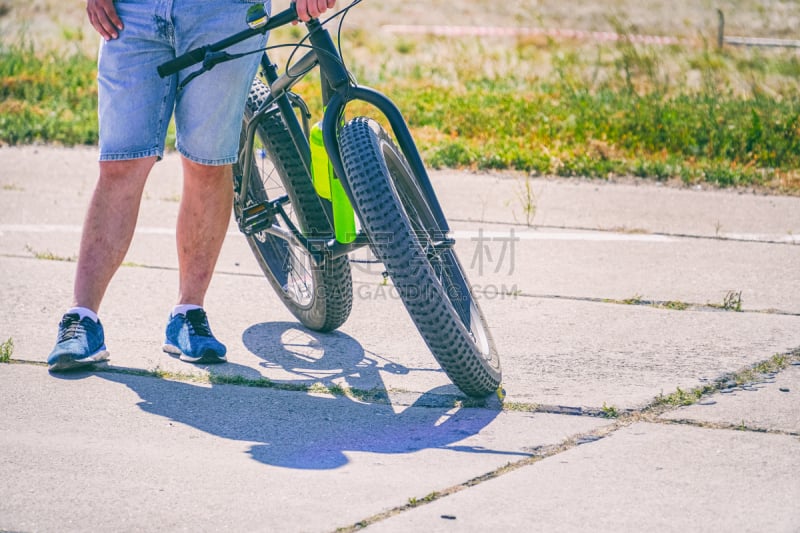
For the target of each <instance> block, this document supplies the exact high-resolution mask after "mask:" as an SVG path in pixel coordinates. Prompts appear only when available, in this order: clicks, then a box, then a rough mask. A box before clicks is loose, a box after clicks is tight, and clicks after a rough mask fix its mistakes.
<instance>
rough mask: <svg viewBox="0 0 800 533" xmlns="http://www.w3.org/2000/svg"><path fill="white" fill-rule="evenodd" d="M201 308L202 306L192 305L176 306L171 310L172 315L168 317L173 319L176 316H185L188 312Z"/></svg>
mask: <svg viewBox="0 0 800 533" xmlns="http://www.w3.org/2000/svg"><path fill="white" fill-rule="evenodd" d="M202 308H203V307H202V306H199V305H194V304H180V305H176V306H175V307H173V308H172V314H171V315H170V317H174V316H176V315H185V314H186V313H188V312H189V311H192V310H194V309H202Z"/></svg>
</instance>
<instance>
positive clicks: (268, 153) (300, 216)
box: [158, 0, 502, 397]
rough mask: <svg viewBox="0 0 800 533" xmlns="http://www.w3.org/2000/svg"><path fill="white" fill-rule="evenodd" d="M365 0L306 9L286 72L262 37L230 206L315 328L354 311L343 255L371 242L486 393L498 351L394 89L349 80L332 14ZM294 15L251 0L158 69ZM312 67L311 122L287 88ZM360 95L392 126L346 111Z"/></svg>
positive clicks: (491, 388)
mask: <svg viewBox="0 0 800 533" xmlns="http://www.w3.org/2000/svg"><path fill="white" fill-rule="evenodd" d="M360 2H361V0H355V1H353V2H352V3H351V4H350V5H348V6H347V7H345V8H344V9H342V10H341V11H340V12H338V13H336V14H335V15H333V16H332V17H330V18H328V19H327V20H325V21H320V20H319V19H312V20H310V21H309V22H307V23H305V26H306V30H307V35H306V36H305V37H304V38H303V39H301V40H300V42H299V43H297V44H295V45H294V46H295V47H296V48H295V52H297V51H299V50H301V49H305V50H306V51H305V53H304V55H302V57H300V58H299V59H298V60H296V61H294V62H292V58H290V59H289V61H288V62H287V66H286V68H285V69H284V72H283V73H282V74H279V72H278V68H277V66H276V65H275V64H274V63H273V62H272V61H271V59H270V57H269V54H268V52H269V51H270V49H271V48H272V47H267V48H266V49H263V48H262V49H259V50H257V51H255V52H256V53H260V54H261V60H260V75H259V76H256V78H255V79H254V81H253V83H252V86H251V89H250V94H249V96H248V99H247V103H246V107H245V114H244V117H243V123H242V132H241V137H240V152H239V162H238V163H237V164H235V165H234V172H233V175H234V192H235V196H234V206H233V210H234V216H235V218H236V221H237V223H238V225H239V228H240V230H241V231H242V233H243V234H244V235H245V237H246V239H247V242H248V243H249V245H250V248H251V250H252V251H253V254H254V255H255V257H256V259H257V261H258V263H259V265H260V266H261V269H262V270H263V272H264V274H265V277H266V278H267V280H268V281H269V283H270V284H271V286H272V287H273V289H275V291H276V293H277V294H278V296H279V297H280V298H281V300H282V302H283V303H284V305H285V306H286V307H287V308H288V309H289V311H290V312H291V313H292V314H293V315H294V316H295V317H296V318H297V319H298V320H299V321H300V322H301V323H302V324H303V325H304V326H306V327H308V328H309V329H312V330H315V331H322V332H325V331H331V330H334V329H336V328H338V327H339V326H341V325H342V324H343V323H344V322H345V321H346V320H347V318H348V316H349V315H350V311H351V309H352V305H353V281H352V274H351V269H350V260H349V257H348V256H349V254H350V253H352V252H354V251H355V250H357V249H359V248H361V247H365V246H369V247H370V249H371V250H372V253H373V254H374V255H375V257H376V258H377V260H378V261H380V262H381V263H382V264H383V268H384V269H385V271H386V273H387V274H388V277H389V278H390V279H391V280H392V283H393V285H394V288H395V290H396V292H397V294H399V296H400V298H401V300H402V301H403V304H404V305H405V308H406V310H407V311H408V313H409V315H410V316H411V318H412V320H413V322H414V324H415V326H416V327H417V330H418V331H419V333H420V335H421V336H422V338H423V340H424V341H425V343H426V344H427V346H428V348H429V349H430V350H431V352H432V354H433V356H434V357H435V359H436V360H437V362H438V363H439V365H440V366H441V367H442V369H443V370H444V371H445V373H446V374H447V376H448V377H449V378H450V380H451V381H452V382H453V383H454V384H455V385H456V386H457V387H458V388H459V389H460V390H461V391H462V392H463V393H465V394H467V395H469V396H474V397H484V396H487V395H488V394H491V393H493V392H495V391H497V390H498V388H499V386H500V382H501V376H502V373H501V368H500V360H499V355H498V353H497V349H496V347H495V344H494V341H493V339H492V335H491V332H490V330H489V327H488V325H487V322H486V319H485V317H484V314H483V312H482V311H481V309H480V306H479V305H478V302H477V300H476V298H475V296H474V294H473V292H472V289H471V286H470V284H469V282H468V280H467V276H466V273H465V271H464V268H463V267H462V265H461V263H460V262H459V260H458V257H457V255H456V251H455V240H454V239H453V238H452V237H451V236H450V234H451V232H450V227H449V225H448V223H447V220H446V218H445V215H444V213H443V211H442V209H441V206H440V205H439V201H438V199H437V197H436V194H435V192H434V190H433V187H432V185H431V182H430V179H429V177H428V174H427V171H426V170H425V166H424V164H423V162H422V158H421V157H420V155H419V152H418V150H417V148H416V145H415V143H414V141H413V139H412V137H411V134H410V132H409V129H408V125H407V124H406V122H405V119H404V118H403V116H402V114H401V113H400V111H399V110H398V109H397V107H396V106H395V104H394V103H393V102H392V101H391V100H390V99H389V98H387V97H386V96H384V95H383V94H381V93H379V92H378V91H375V90H374V89H371V88H368V87H364V86H360V85H358V84H357V83H356V82H355V81H354V79H353V76H352V75H351V74H350V72H349V71H348V70H347V67H346V65H345V63H344V61H343V60H342V56H341V53H340V50H339V48H338V47H337V46H336V45H335V44H334V42H333V39H332V37H331V35H330V32H329V31H328V30H327V29H326V27H325V24H326V23H327V22H329V21H331V20H333V19H334V18H335V17H337V16H338V15H342V18H344V17H343V15H344V14H346V12H347V11H349V10H350V9H352V8H353V7H354V6H355V5H357V4H358V3H360ZM295 21H297V13H296V11H295V7H294V4H292V5H291V7H289V8H288V9H286V10H284V11H282V12H280V13H278V14H276V15H275V16H272V17H270V16H269V15H267V13H266V10H265V8H264V5H263V4H256V6H254V7H252V8H251V9H250V11H249V12H248V17H247V24H248V27H247V29H244V30H243V31H241V32H239V33H237V34H235V35H232V36H230V37H228V38H226V39H223V40H221V41H219V42H216V43H213V44H209V45H206V46H202V47H200V48H197V49H194V50H191V51H190V52H187V53H186V54H184V55H181V56H179V57H176V58H175V59H173V60H171V61H169V62H167V63H165V64H163V65H161V66H159V68H158V72H159V74H160V75H161V76H162V77H166V76H170V75H173V74H175V73H176V72H178V71H179V70H181V69H184V68H188V67H191V66H193V65H196V64H202V67H201V68H200V69H199V70H197V71H195V72H194V73H192V74H191V75H189V76H188V77H187V78H186V80H185V81H184V83H188V82H190V81H191V79H193V78H194V77H195V76H197V75H200V74H202V73H203V72H205V71H208V70H210V69H211V68H213V67H214V65H216V64H219V63H222V62H224V61H230V60H235V59H237V58H239V57H242V55H245V54H229V53H228V52H226V51H225V50H226V49H227V48H229V47H231V46H233V45H234V44H237V43H239V42H242V41H244V40H246V39H249V38H250V37H253V36H255V35H258V34H263V33H266V32H268V31H271V30H273V29H275V28H278V27H280V26H284V25H287V24H291V23H293V22H295ZM340 24H341V22H340ZM306 41H307V42H308V43H306ZM293 56H294V54H293V55H292V57H293ZM314 69H318V70H319V78H320V85H321V89H320V94H321V98H322V103H323V106H324V114H323V117H322V120H321V121H320V122H319V123H317V124H315V125H314V126H311V125H310V122H309V119H310V118H311V113H310V112H309V109H308V106H307V105H306V104H305V102H304V101H303V100H302V98H300V96H298V95H297V94H295V93H294V92H292V88H293V87H294V85H295V84H297V83H298V82H299V81H300V80H302V79H303V78H304V77H305V76H306V75H307V74H309V73H310V72H311V71H312V70H314ZM356 101H358V102H362V103H366V104H368V105H369V106H371V107H372V108H374V109H376V110H377V111H378V112H379V114H380V115H381V116H382V117H383V119H385V120H384V121H385V123H388V124H389V126H390V129H391V133H392V135H390V134H389V132H388V131H386V129H384V127H383V126H381V125H380V123H379V122H377V121H375V120H373V119H371V118H367V117H364V116H356V117H353V118H347V117H346V114H345V111H346V107H347V105H348V104H350V103H352V102H356ZM384 121H382V122H384ZM337 191H338V192H337Z"/></svg>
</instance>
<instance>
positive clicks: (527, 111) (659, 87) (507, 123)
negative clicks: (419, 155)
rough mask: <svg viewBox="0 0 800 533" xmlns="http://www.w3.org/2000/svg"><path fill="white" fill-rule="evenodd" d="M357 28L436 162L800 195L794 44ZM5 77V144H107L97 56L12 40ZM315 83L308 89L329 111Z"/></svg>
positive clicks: (367, 77)
mask: <svg viewBox="0 0 800 533" xmlns="http://www.w3.org/2000/svg"><path fill="white" fill-rule="evenodd" d="M347 35H348V34H346V36H347ZM349 35H350V37H351V40H352V41H354V42H356V43H358V46H355V45H354V48H356V50H362V52H361V53H362V55H363V54H364V53H366V52H369V54H368V55H369V58H365V59H361V58H359V57H358V54H356V59H354V60H352V61H349V62H348V65H350V66H351V67H352V68H353V70H354V71H355V72H356V73H357V74H358V75H359V78H360V81H361V82H362V83H365V84H368V85H372V86H375V87H376V88H378V89H379V90H381V91H382V92H384V93H387V94H389V95H391V97H392V98H393V99H394V100H395V101H396V102H397V104H398V106H399V107H400V109H402V110H403V112H404V113H405V115H406V117H407V119H408V121H409V123H410V125H411V128H412V132H413V134H414V136H415V138H416V139H417V140H418V142H419V145H420V148H421V150H422V152H423V155H424V157H425V159H426V161H427V163H428V164H429V165H431V166H433V167H468V168H474V169H516V170H520V171H524V172H527V173H529V174H530V175H557V176H588V177H594V178H601V179H606V178H609V177H613V176H638V177H643V178H649V179H655V180H681V181H683V182H684V183H687V184H694V183H701V182H702V183H709V184H713V185H715V186H720V187H731V186H746V187H758V188H765V189H767V190H771V191H774V192H782V193H791V194H800V172H798V170H797V169H799V168H800V127H798V123H800V90H798V89H800V81H798V79H800V77H799V76H798V75H799V74H800V60H798V58H797V56H796V55H795V54H792V53H788V52H774V51H772V52H770V51H758V50H756V51H749V50H726V51H717V50H715V49H691V48H681V47H664V48H653V47H645V46H638V45H636V46H635V45H633V44H631V43H626V42H624V41H623V42H621V43H618V44H614V45H608V44H603V45H596V44H595V45H592V46H585V45H584V46H581V45H577V44H572V45H567V44H558V43H553V42H548V43H546V44H544V45H543V44H542V43H537V42H527V41H525V40H517V41H513V40H512V41H510V43H507V44H506V45H504V46H500V45H491V43H489V42H488V41H482V40H471V41H470V42H469V43H466V42H460V41H459V42H455V41H453V40H452V39H437V38H432V37H419V40H418V41H417V40H415V41H409V40H408V38H402V39H400V40H396V41H394V42H386V43H382V42H379V41H378V40H377V37H374V36H370V35H369V34H368V33H366V32H363V31H353V32H351V33H350V34H349ZM473 41H474V42H473ZM487 43H488V44H487ZM345 47H346V48H345V49H346V50H347V45H345ZM375 55H379V56H381V57H385V58H386V61H375V60H374V56H375ZM487 65H489V66H487ZM0 79H2V82H1V84H0V144H11V145H16V144H27V143H34V142H46V143H61V144H65V145H74V144H94V143H96V142H97V119H96V106H97V102H96V99H97V91H96V87H95V85H96V84H95V60H94V58H92V57H88V56H86V55H85V54H83V53H81V52H78V51H74V52H54V51H48V50H44V51H40V50H34V49H33V48H32V47H31V46H27V45H15V46H3V47H0ZM312 87H313V84H301V85H300V86H298V91H299V92H300V93H301V94H302V95H303V96H304V97H305V98H306V100H307V101H309V103H311V104H312V105H311V108H312V111H313V112H314V114H315V116H319V114H320V113H321V110H320V108H319V105H318V102H316V101H315V100H314V99H315V97H314V92H313V89H312ZM526 198H528V200H531V201H528V202H527V204H526V205H529V206H530V212H526V217H528V218H530V217H531V216H532V215H533V214H534V212H535V211H534V209H535V203H534V202H533V200H532V199H531V198H529V197H526Z"/></svg>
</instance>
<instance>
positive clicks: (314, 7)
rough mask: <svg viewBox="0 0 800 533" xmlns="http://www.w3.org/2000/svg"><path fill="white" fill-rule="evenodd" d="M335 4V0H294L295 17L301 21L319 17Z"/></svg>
mask: <svg viewBox="0 0 800 533" xmlns="http://www.w3.org/2000/svg"><path fill="white" fill-rule="evenodd" d="M335 4H336V0H295V2H294V5H295V7H296V8H297V18H299V19H300V20H301V21H303V22H308V21H309V20H311V19H312V18H317V17H319V16H320V15H322V14H323V13H325V11H327V10H328V9H330V8H332V7H333V6H334V5H335ZM295 24H296V23H295Z"/></svg>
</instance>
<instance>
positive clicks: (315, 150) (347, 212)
mask: <svg viewBox="0 0 800 533" xmlns="http://www.w3.org/2000/svg"><path fill="white" fill-rule="evenodd" d="M309 144H310V145H311V178H312V179H313V181H314V188H315V189H316V190H317V194H319V195H320V196H321V197H322V198H325V199H327V200H330V201H331V204H332V206H333V223H334V226H335V233H336V240H337V241H339V242H340V243H343V244H347V243H350V242H353V241H354V240H356V218H355V212H354V211H353V206H352V205H350V199H349V198H348V197H347V193H346V192H344V187H342V182H341V181H339V178H337V177H336V175H335V174H334V172H333V167H332V166H331V161H330V159H329V158H328V153H327V152H326V151H325V143H324V141H323V139H322V128H321V125H320V123H319V122H317V123H316V124H314V125H313V126H312V127H311V136H310V138H309Z"/></svg>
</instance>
